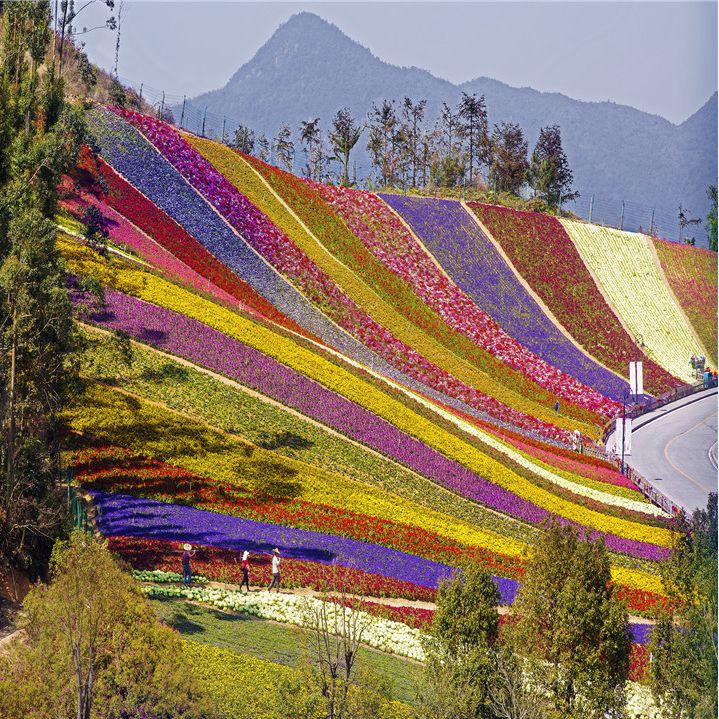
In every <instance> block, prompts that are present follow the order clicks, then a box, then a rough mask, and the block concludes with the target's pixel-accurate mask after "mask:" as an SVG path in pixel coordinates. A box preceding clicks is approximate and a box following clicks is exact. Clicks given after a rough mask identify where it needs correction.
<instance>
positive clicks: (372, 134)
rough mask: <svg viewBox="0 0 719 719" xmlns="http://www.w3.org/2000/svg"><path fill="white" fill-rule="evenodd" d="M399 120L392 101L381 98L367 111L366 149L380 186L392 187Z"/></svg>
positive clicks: (396, 159)
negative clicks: (378, 102) (379, 101)
mask: <svg viewBox="0 0 719 719" xmlns="http://www.w3.org/2000/svg"><path fill="white" fill-rule="evenodd" d="M398 125H399V121H398V119H397V114H396V113H395V109H394V102H390V101H389V100H383V101H382V104H381V105H379V106H378V105H374V104H373V105H372V109H371V110H370V112H369V140H368V142H367V149H368V150H369V153H370V156H371V158H372V165H373V167H375V168H376V170H377V174H378V182H379V184H380V185H381V186H382V187H393V186H394V184H395V176H396V173H397V163H398V159H399V158H398V154H397V145H398V134H397V133H398V129H399V127H398Z"/></svg>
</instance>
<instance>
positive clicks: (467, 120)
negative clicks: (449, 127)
mask: <svg viewBox="0 0 719 719" xmlns="http://www.w3.org/2000/svg"><path fill="white" fill-rule="evenodd" d="M458 114H459V118H460V122H461V124H460V134H461V136H462V137H463V138H464V139H466V140H467V156H468V159H469V178H468V179H469V184H470V186H472V185H473V184H474V181H475V172H476V171H477V170H478V169H479V167H480V166H482V165H487V164H488V163H489V128H488V124H487V107H486V105H485V102H484V95H482V96H481V97H477V96H476V95H474V94H473V95H468V94H467V93H466V92H463V93H462V99H461V100H460V101H459V108H458Z"/></svg>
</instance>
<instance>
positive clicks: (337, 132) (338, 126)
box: [329, 107, 364, 187]
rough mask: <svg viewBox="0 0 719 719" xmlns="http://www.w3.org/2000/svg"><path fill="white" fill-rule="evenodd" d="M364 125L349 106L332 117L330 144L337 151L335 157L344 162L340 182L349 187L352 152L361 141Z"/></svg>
mask: <svg viewBox="0 0 719 719" xmlns="http://www.w3.org/2000/svg"><path fill="white" fill-rule="evenodd" d="M363 130H364V128H363V127H361V126H358V125H357V123H356V121H355V120H354V118H353V117H352V113H351V112H350V109H349V108H348V107H343V108H341V109H340V110H337V114H336V115H335V116H334V118H333V119H332V130H331V131H330V133H329V141H330V146H331V147H332V151H333V152H334V153H335V155H336V157H335V159H338V160H339V161H340V162H341V163H342V174H341V177H340V184H341V185H343V186H344V187H349V184H350V181H349V164H350V153H351V152H352V149H353V148H354V146H355V145H356V144H357V142H358V141H359V139H360V137H361V135H362V131H363Z"/></svg>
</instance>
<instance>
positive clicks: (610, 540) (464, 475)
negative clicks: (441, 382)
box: [74, 289, 668, 560]
mask: <svg viewBox="0 0 719 719" xmlns="http://www.w3.org/2000/svg"><path fill="white" fill-rule="evenodd" d="M74 299H75V300H76V301H77V300H79V299H82V296H81V295H78V294H77V293H74ZM105 301H106V308H105V309H104V310H102V311H100V312H98V313H95V314H94V315H92V317H91V319H92V321H93V322H95V323H97V324H99V325H102V326H104V327H110V328H113V329H120V330H123V331H125V332H127V333H128V334H130V335H131V336H133V337H135V338H136V339H138V340H140V341H141V342H146V343H148V344H151V345H153V346H155V347H158V348H159V349H162V350H165V351H167V352H170V353H171V354H175V355H177V356H179V357H184V358H185V359H188V360H190V361H191V362H193V363H195V364H198V365H201V366H204V367H207V368H209V369H211V370H213V371H215V372H218V373H220V374H223V375H225V376H227V377H230V378H232V379H235V380H237V381H238V382H240V383H241V384H243V385H245V386H246V387H249V388H251V389H254V390H256V391H258V392H260V393H262V394H264V395H266V396H268V397H271V398H273V399H275V400H277V401H278V402H280V403H282V404H283V405H285V406H287V407H292V408H293V409H296V410H297V411H299V412H301V413H302V414H304V415H306V416H308V417H312V418H313V419H316V420H317V421H319V422H321V423H322V424H325V425H327V426H329V427H332V428H334V429H336V430H338V431H339V432H341V433H342V434H344V435H346V436H348V437H351V438H352V439H355V440H357V441H359V442H361V443H362V444H365V445H366V446H368V447H372V448H373V449H376V450H377V451H379V452H381V453H382V454H384V455H385V456H388V457H391V458H393V459H395V460H396V461H398V462H400V463H401V464H403V465H405V466H407V467H409V468H410V469H413V470H414V471H416V472H418V473H419V474H421V475H422V476H424V477H428V478H429V479H432V480H433V481H435V482H437V483H438V484H440V485H442V486H444V487H447V488H448V489H450V490H452V491H454V492H457V493H458V494H461V495H463V496H465V497H467V498H469V499H472V500H474V501H476V502H479V503H481V504H484V505H486V506H488V507H491V508H492V509H495V510H497V511H499V512H502V513H503V514H506V515H509V516H512V517H516V518H517V519H520V520H523V521H526V522H529V523H531V524H535V525H537V524H541V522H543V521H544V520H545V519H548V518H549V517H550V516H552V515H551V514H550V513H549V512H547V511H546V510H544V509H541V508H539V507H537V506H536V505H534V504H532V503H531V502H529V501H528V500H525V499H522V498H520V497H518V496H517V495H515V494H513V493H512V492H509V491H507V490H506V489H504V488H502V487H499V486H498V485H496V484H493V483H492V482H489V481H487V480H486V479H484V478H482V477H480V476H478V475H477V474H475V473H474V472H472V471H471V470H469V469H468V468H466V467H465V466H463V465H462V464H460V463H459V462H456V461H454V460H451V459H449V458H447V457H445V456H444V455H442V454H440V453H439V452H437V451H435V450H433V449H431V448H430V447H427V446H426V445H425V444H423V443H422V442H419V441H418V440H416V439H414V438H412V437H410V436H408V435H406V434H404V433H403V432H401V431H400V430H398V429H397V428H396V427H394V426H393V425H392V424H390V423H389V422H386V421H385V420H383V419H381V418H379V417H377V416H376V415H374V414H372V413H371V412H369V411H368V410H366V409H364V408H362V407H360V406H359V405H357V404H355V403H354V402H351V401H350V400H348V399H346V398H344V397H341V396H339V395H337V394H335V393H334V392H332V391H331V390H328V389H327V388H325V387H323V386H321V385H319V384H317V383H316V382H314V381H313V380H311V379H309V378H307V377H305V376H304V375H302V374H300V373H299V372H295V371H294V370H292V369H290V368H289V367H286V366H285V365H283V364H281V363H280V362H277V361H276V360H274V359H272V358H270V357H267V356H266V355H263V354H262V353H261V352H259V351H257V350H255V349H253V348H251V347H248V346H247V345H245V344H243V343H241V342H239V341H237V340H234V339H232V338H229V337H227V336H226V335H224V334H222V333H221V332H218V331H217V330H215V329H213V328H211V327H208V326H207V325H203V324H202V323H200V322H197V321H195V320H193V319H190V318H188V317H186V316H184V315H181V314H177V313H175V312H172V311H170V310H167V309H165V308H162V307H158V306H156V305H152V304H149V303H147V302H144V301H142V300H138V299H136V298H134V297H129V296H127V295H124V294H122V293H120V292H116V291H114V290H110V289H107V290H106V291H105ZM560 521H566V522H568V521H569V520H562V519H561V518H560ZM578 526H580V525H578ZM586 533H587V534H590V535H591V536H599V535H600V534H601V536H603V537H604V539H605V541H606V544H607V547H608V548H609V549H611V550H612V551H615V552H620V553H623V554H630V555H632V556H637V557H643V558H646V559H653V560H657V559H661V558H663V557H664V556H666V555H667V553H668V550H666V549H665V548H663V547H659V546H657V545H654V544H649V543H647V542H641V541H637V540H632V539H625V538H623V537H618V536H616V535H614V534H608V533H606V534H604V533H599V532H594V531H593V530H586Z"/></svg>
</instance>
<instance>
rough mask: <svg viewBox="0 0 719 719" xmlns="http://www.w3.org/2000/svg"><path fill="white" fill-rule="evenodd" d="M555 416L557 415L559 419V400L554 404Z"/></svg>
mask: <svg viewBox="0 0 719 719" xmlns="http://www.w3.org/2000/svg"><path fill="white" fill-rule="evenodd" d="M554 414H556V415H557V417H559V400H557V401H556V402H555V403H554Z"/></svg>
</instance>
